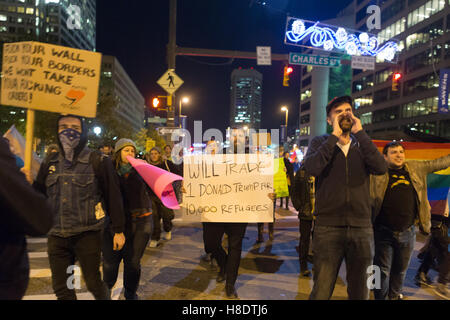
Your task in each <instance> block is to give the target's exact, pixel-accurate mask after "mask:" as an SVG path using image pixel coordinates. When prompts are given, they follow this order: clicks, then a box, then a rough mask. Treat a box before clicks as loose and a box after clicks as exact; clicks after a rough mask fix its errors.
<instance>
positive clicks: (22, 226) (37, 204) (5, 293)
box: [0, 137, 53, 300]
mask: <svg viewBox="0 0 450 320" xmlns="http://www.w3.org/2000/svg"><path fill="white" fill-rule="evenodd" d="M52 216H53V214H52V211H51V207H50V205H49V204H48V203H47V201H46V198H45V196H44V195H42V194H40V193H39V192H37V191H35V190H34V189H33V188H32V187H31V186H30V184H29V183H28V182H27V180H26V179H25V175H24V174H23V173H22V172H20V170H19V168H18V167H17V166H16V160H15V158H14V156H13V154H12V153H11V152H10V150H9V146H8V144H7V143H6V141H5V140H4V139H3V138H1V137H0V221H1V222H0V300H2V299H21V298H22V297H21V296H12V294H11V293H10V291H9V290H8V287H10V288H11V289H14V288H17V287H18V286H19V287H23V286H24V287H25V288H26V285H27V284H28V277H29V262H28V254H27V245H26V241H25V236H26V235H29V236H42V235H45V234H46V233H47V232H48V231H49V230H50V228H51V227H52V221H53V220H52ZM11 292H17V291H16V290H11ZM23 293H24V292H23ZM23 293H22V294H23Z"/></svg>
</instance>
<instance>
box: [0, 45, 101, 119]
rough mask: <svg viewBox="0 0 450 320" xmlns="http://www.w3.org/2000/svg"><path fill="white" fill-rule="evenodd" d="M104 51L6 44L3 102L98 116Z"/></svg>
mask: <svg viewBox="0 0 450 320" xmlns="http://www.w3.org/2000/svg"><path fill="white" fill-rule="evenodd" d="M100 65H101V54H100V53H98V52H92V51H86V50H80V49H73V48H69V47H63V46H57V45H52V44H47V43H40V42H34V41H28V42H15V43H5V44H4V45H3V66H2V73H3V77H2V86H1V96H0V103H1V104H2V105H5V106H14V107H22V108H28V109H35V110H42V111H49V112H57V113H63V114H73V115H78V116H82V117H88V118H94V117H95V116H96V112H97V99H98V90H99V81H100Z"/></svg>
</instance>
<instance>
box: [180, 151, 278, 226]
mask: <svg viewBox="0 0 450 320" xmlns="http://www.w3.org/2000/svg"><path fill="white" fill-rule="evenodd" d="M183 161H184V188H185V189H186V193H185V194H184V195H183V203H182V204H181V207H182V208H183V210H182V215H183V220H185V221H192V220H194V221H202V222H273V201H272V200H270V199H269V197H268V194H269V193H272V192H273V172H274V162H273V155H271V154H238V155H234V154H218V155H192V156H186V157H184V159H183Z"/></svg>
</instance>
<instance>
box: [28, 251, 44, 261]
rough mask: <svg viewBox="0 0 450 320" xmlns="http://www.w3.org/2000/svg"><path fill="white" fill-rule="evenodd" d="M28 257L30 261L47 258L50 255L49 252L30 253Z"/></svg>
mask: <svg viewBox="0 0 450 320" xmlns="http://www.w3.org/2000/svg"><path fill="white" fill-rule="evenodd" d="M28 257H29V258H30V259H37V258H47V257H48V254H47V252H28Z"/></svg>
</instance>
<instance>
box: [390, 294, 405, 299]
mask: <svg viewBox="0 0 450 320" xmlns="http://www.w3.org/2000/svg"><path fill="white" fill-rule="evenodd" d="M389 300H406V299H405V297H404V296H403V295H402V294H401V293H399V295H398V296H396V297H395V298H389Z"/></svg>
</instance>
